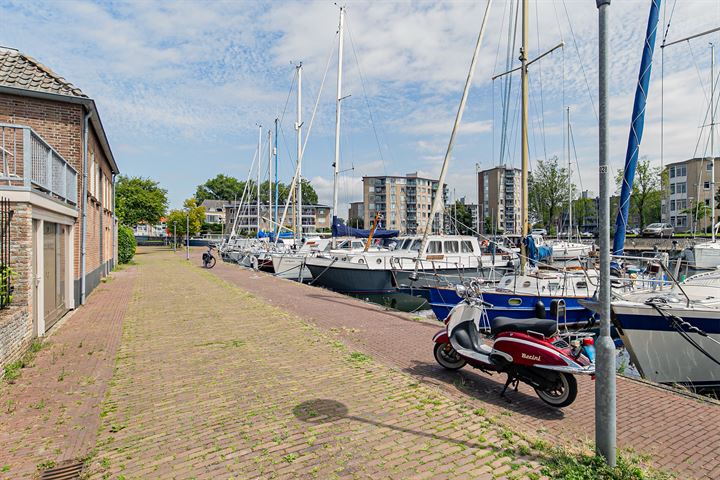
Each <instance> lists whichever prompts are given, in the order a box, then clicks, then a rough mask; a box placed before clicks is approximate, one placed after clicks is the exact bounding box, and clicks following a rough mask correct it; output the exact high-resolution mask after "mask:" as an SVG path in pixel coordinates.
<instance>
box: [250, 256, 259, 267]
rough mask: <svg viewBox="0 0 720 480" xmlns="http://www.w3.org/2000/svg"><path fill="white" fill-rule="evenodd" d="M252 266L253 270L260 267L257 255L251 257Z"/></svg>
mask: <svg viewBox="0 0 720 480" xmlns="http://www.w3.org/2000/svg"><path fill="white" fill-rule="evenodd" d="M250 266H251V267H252V269H253V270H257V269H258V259H257V257H256V256H255V255H252V256H251V257H250Z"/></svg>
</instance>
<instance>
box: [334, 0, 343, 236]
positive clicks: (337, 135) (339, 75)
mask: <svg viewBox="0 0 720 480" xmlns="http://www.w3.org/2000/svg"><path fill="white" fill-rule="evenodd" d="M344 22H345V7H340V23H339V26H338V66H337V95H336V97H335V161H334V163H333V168H334V171H333V205H332V207H333V213H332V226H333V227H335V222H337V214H338V177H339V175H340V103H341V102H342V60H343V23H344ZM336 246H337V242H336V240H335V236H333V237H332V248H335V247H336Z"/></svg>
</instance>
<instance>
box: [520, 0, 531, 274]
mask: <svg viewBox="0 0 720 480" xmlns="http://www.w3.org/2000/svg"><path fill="white" fill-rule="evenodd" d="M527 63H528V0H522V47H521V48H520V64H521V65H520V79H521V85H522V115H521V130H520V135H521V137H522V138H521V148H522V173H521V177H520V178H521V182H522V186H521V190H522V200H521V204H520V212H521V214H520V215H522V236H523V241H522V242H521V243H520V245H521V258H520V274H524V273H525V262H526V261H527V248H526V247H525V241H524V239H525V238H526V237H527V235H528V229H529V225H528V209H529V204H528V163H529V158H528V157H529V156H530V152H529V150H528V71H527Z"/></svg>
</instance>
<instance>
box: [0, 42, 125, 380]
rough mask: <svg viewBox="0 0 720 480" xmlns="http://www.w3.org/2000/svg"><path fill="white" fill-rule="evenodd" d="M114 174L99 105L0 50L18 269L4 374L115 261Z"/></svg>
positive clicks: (10, 229)
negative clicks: (98, 108) (30, 344)
mask: <svg viewBox="0 0 720 480" xmlns="http://www.w3.org/2000/svg"><path fill="white" fill-rule="evenodd" d="M117 173H118V167H117V164H116V163H115V159H114V158H113V154H112V151H111V150H110V146H109V144H108V140H107V137H106V136H105V131H104V129H103V126H102V123H101V121H100V116H99V115H98V111H97V108H96V106H95V102H94V101H93V100H92V99H91V98H89V97H87V96H86V95H85V94H84V93H83V92H82V91H81V90H80V89H79V88H77V87H75V86H74V85H72V84H71V83H69V82H68V81H67V80H65V79H64V78H62V77H60V76H59V75H57V74H56V73H55V72H53V71H52V70H50V69H49V68H48V67H46V66H44V65H42V64H41V63H39V62H38V61H36V60H34V59H33V58H31V57H29V56H27V55H24V54H23V53H21V52H19V51H17V50H14V49H10V48H5V47H0V197H3V198H6V199H9V201H10V210H11V211H12V216H11V217H10V220H9V222H7V221H5V222H3V223H4V224H3V225H2V228H3V229H4V231H5V232H7V233H9V242H8V243H7V245H6V248H9V266H10V268H11V269H12V270H13V272H14V276H13V278H12V285H13V287H14V295H13V298H12V302H11V304H10V305H9V306H6V307H5V308H2V309H0V371H1V368H2V366H3V365H4V364H6V363H7V362H9V361H12V360H13V359H15V358H17V357H18V356H19V355H20V354H21V353H22V352H23V351H24V350H25V348H26V347H27V346H28V345H29V343H30V342H31V341H32V339H33V338H35V337H38V336H43V335H44V334H45V333H46V332H47V331H48V330H49V329H50V328H51V327H52V326H53V325H54V324H55V323H56V322H57V321H58V320H59V319H60V318H61V317H62V316H63V315H65V314H66V313H67V312H68V311H69V310H71V309H73V308H76V307H77V306H79V305H81V304H82V303H84V301H85V298H86V296H87V295H88V294H89V293H90V292H91V291H92V290H93V289H94V288H95V287H96V286H97V285H98V284H99V283H100V280H101V278H102V277H104V276H105V275H107V273H108V272H109V271H110V270H111V269H112V268H113V266H114V264H115V258H116V256H117V255H116V250H117V248H116V245H117V240H116V239H117V223H116V219H115V214H114V178H115V175H116V174H117ZM6 220H7V219H6ZM0 253H1V252H0ZM0 258H3V257H2V255H0ZM0 267H5V265H0Z"/></svg>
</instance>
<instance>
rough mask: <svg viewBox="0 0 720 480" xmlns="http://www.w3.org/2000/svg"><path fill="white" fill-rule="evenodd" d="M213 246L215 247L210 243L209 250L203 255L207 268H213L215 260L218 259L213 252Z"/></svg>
mask: <svg viewBox="0 0 720 480" xmlns="http://www.w3.org/2000/svg"><path fill="white" fill-rule="evenodd" d="M213 248H214V247H213V246H212V245H208V251H207V252H204V253H203V255H202V260H203V267H205V268H213V267H214V266H215V262H216V261H217V260H216V259H215V256H214V255H213V254H212V250H213Z"/></svg>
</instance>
